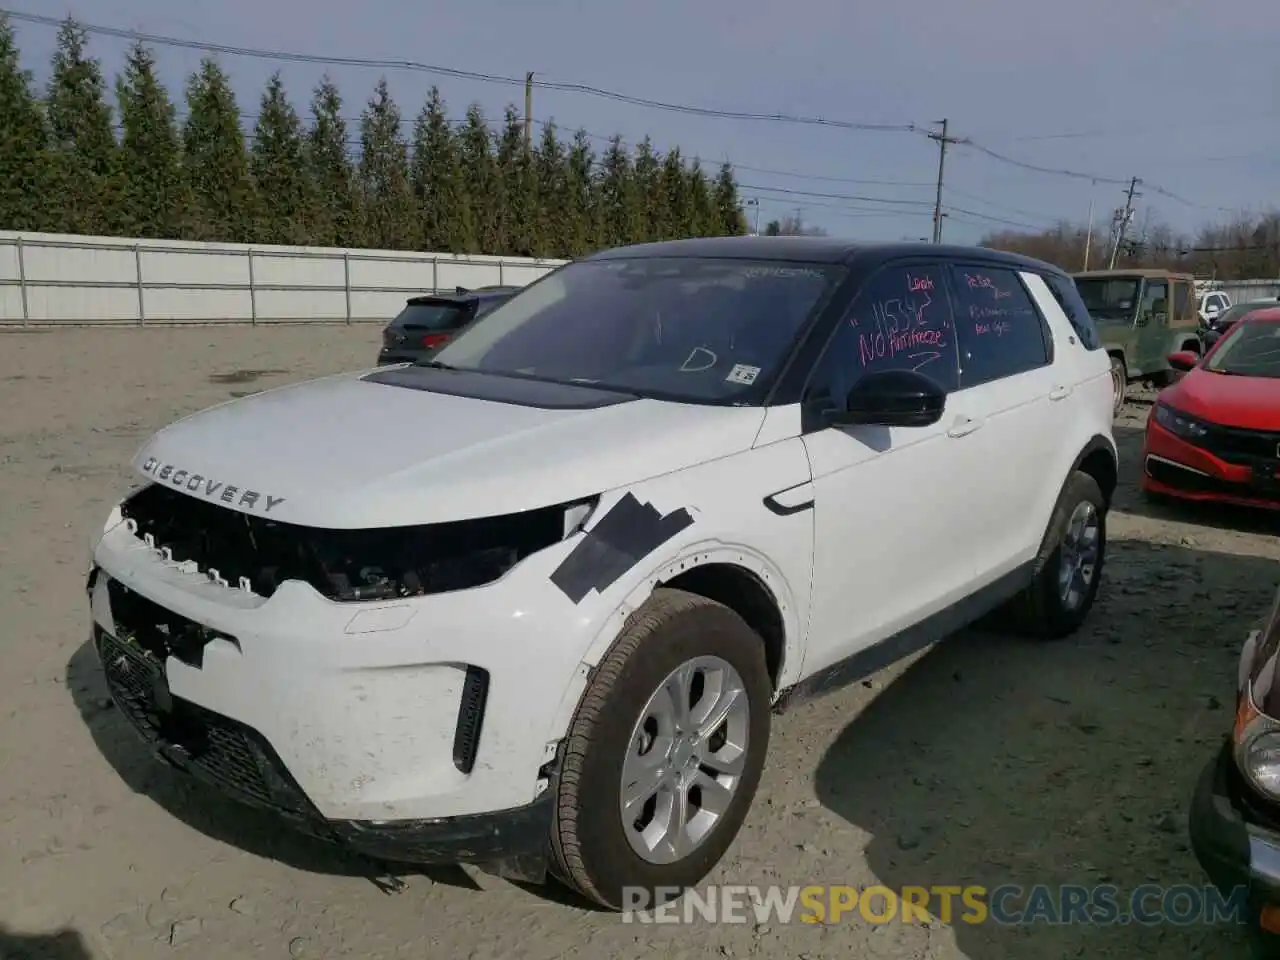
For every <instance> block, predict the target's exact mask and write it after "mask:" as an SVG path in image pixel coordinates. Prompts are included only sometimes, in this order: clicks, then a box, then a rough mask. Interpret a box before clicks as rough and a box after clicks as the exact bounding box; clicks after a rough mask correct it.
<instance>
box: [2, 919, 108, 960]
mask: <svg viewBox="0 0 1280 960" xmlns="http://www.w3.org/2000/svg"><path fill="white" fill-rule="evenodd" d="M0 958H3V960H93V954H92V953H90V952H89V948H88V946H86V945H85V942H84V937H82V936H80V934H78V933H77V932H76V931H74V930H60V931H58V932H57V933H36V934H31V933H14V932H13V931H11V930H10V929H9V928H8V927H5V926H3V925H0Z"/></svg>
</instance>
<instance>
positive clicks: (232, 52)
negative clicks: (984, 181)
mask: <svg viewBox="0 0 1280 960" xmlns="http://www.w3.org/2000/svg"><path fill="white" fill-rule="evenodd" d="M0 13H2V14H5V15H7V16H8V17H10V18H11V19H13V20H17V21H21V22H24V23H33V24H39V25H42V26H48V27H60V26H61V25H62V24H63V23H64V22H65V21H64V20H60V19H58V18H57V17H48V16H43V15H41V14H36V13H24V12H22V11H17V10H0ZM76 25H77V26H78V27H80V29H82V30H84V31H85V32H86V33H89V34H97V35H100V36H106V37H115V38H117V39H121V40H132V41H135V42H137V43H149V44H153V45H155V46H163V47H178V48H182V49H186V50H202V51H204V52H206V53H221V54H226V55H227V56H234V57H247V58H251V59H257V60H274V61H278V62H285V63H315V64H320V65H323V66H343V67H372V68H375V69H380V70H408V71H412V72H417V73H427V74H434V75H437V76H442V77H452V78H455V79H460V80H475V81H479V82H483V83H496V84H504V85H507V86H519V87H524V86H525V85H526V83H527V82H528V78H526V77H507V76H503V75H501V74H493V73H481V72H479V71H475V70H461V69H458V68H456V67H444V66H440V65H438V64H430V63H422V62H419V61H417V60H382V59H375V58H369V57H338V56H332V55H321V54H313V53H299V52H296V51H288V50H265V49H259V48H256V47H241V46H235V45H232V44H224V43H214V42H212V41H208V40H184V39H182V38H180V37H167V36H163V35H161V34H154V33H144V32H142V31H140V30H125V29H122V28H119V27H106V26H102V25H100V24H89V23H82V22H80V21H76ZM532 84H533V86H535V87H537V88H539V89H543V90H557V91H560V92H563V93H579V94H583V95H586V96H592V97H599V98H602V99H606V100H612V101H615V102H618V103H628V104H632V105H634V106H639V107H647V108H649V109H652V110H664V111H667V112H671V113H682V114H689V115H692V116H699V117H713V118H717V119H724V120H758V121H764V122H770V123H788V124H802V125H810V126H823V127H835V128H838V129H842V130H857V131H863V132H875V133H910V132H912V131H914V130H916V125H915V124H912V123H860V122H855V121H851V120H835V119H830V118H827V117H814V116H800V115H795V114H785V113H761V112H755V111H749V110H724V109H716V108H711V107H702V106H695V105H693V104H685V103H669V102H667V101H663V100H653V99H650V98H648V97H637V96H632V95H631V94H626V93H620V92H618V91H616V90H608V89H605V88H603V87H596V86H592V85H590V84H585V83H570V82H566V81H555V80H539V79H536V78H535V79H533V81H532Z"/></svg>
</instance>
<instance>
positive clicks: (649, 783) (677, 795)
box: [551, 588, 772, 910]
mask: <svg viewBox="0 0 1280 960" xmlns="http://www.w3.org/2000/svg"><path fill="white" fill-rule="evenodd" d="M771 694H772V683H771V681H770V678H769V671H768V666H767V664H766V662H765V652H764V642H763V640H762V639H761V637H760V636H759V635H758V634H757V633H756V632H755V631H754V630H752V629H751V628H750V627H749V626H747V624H746V622H745V621H743V619H742V618H741V617H739V616H738V615H737V614H736V613H734V612H733V611H732V610H730V609H729V608H728V607H726V606H724V605H722V604H719V603H715V602H714V601H711V600H707V599H706V598H704V597H700V596H696V595H694V594H690V593H686V592H685V591H683V590H674V589H669V588H660V589H658V590H656V591H654V594H653V596H652V597H651V598H650V599H649V600H648V602H646V603H645V604H644V605H643V606H642V607H641V608H640V609H639V610H637V611H636V613H635V614H634V615H633V616H632V617H631V618H630V620H629V621H628V622H627V625H626V627H625V628H624V629H623V632H622V634H621V635H620V636H619V637H618V639H617V640H616V641H615V643H614V645H613V647H612V648H611V649H610V651H609V652H608V653H607V654H606V655H605V657H604V659H603V660H602V661H601V663H600V665H599V667H598V668H597V669H596V671H595V675H594V676H593V677H592V679H591V682H590V683H589V684H588V687H587V691H586V693H585V694H584V696H583V699H582V702H581V704H580V705H579V707H578V711H577V714H576V715H575V716H574V719H573V722H572V724H571V725H570V728H569V735H568V736H567V737H566V739H565V742H564V744H563V746H562V747H561V751H562V752H561V764H560V774H559V778H558V783H557V785H556V788H555V789H556V790H557V797H556V809H555V816H554V821H553V824H552V830H551V850H552V854H553V872H554V873H555V874H556V875H557V876H558V877H559V878H560V879H561V880H563V881H564V882H566V883H568V884H569V885H571V886H572V887H574V888H575V889H577V890H578V891H579V892H581V893H582V894H583V895H585V896H587V897H589V898H590V899H592V900H594V901H596V902H597V903H599V904H601V905H602V906H605V907H607V908H609V909H612V910H623V909H652V908H653V907H654V906H656V905H658V904H657V901H656V897H657V896H658V895H659V892H660V891H659V888H668V889H671V890H680V891H684V890H686V889H688V888H689V887H691V886H693V885H694V884H696V883H697V882H698V881H700V880H701V879H702V878H703V877H705V876H706V875H707V873H709V872H710V871H711V869H712V868H713V867H714V866H715V865H716V864H717V863H718V862H719V861H720V858H721V857H722V856H724V853H725V851H726V850H728V848H729V845H730V844H731V843H732V842H733V840H734V838H735V837H736V836H737V833H738V830H739V829H740V828H741V826H742V822H743V820H745V819H746V815H747V811H748V809H749V808H750V806H751V801H752V799H753V798H754V796H755V792H756V787H757V786H758V785H759V782H760V774H761V771H762V770H763V767H764V759H765V754H766V753H767V752H768V747H769V712H770V700H771Z"/></svg>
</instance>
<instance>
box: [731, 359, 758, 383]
mask: <svg viewBox="0 0 1280 960" xmlns="http://www.w3.org/2000/svg"><path fill="white" fill-rule="evenodd" d="M758 376H760V368H759V367H752V366H749V365H748V364H745V363H735V364H734V365H733V369H732V370H730V371H729V375H728V376H727V377H725V380H726V381H727V382H729V383H742V384H750V383H755V382H756V377H758Z"/></svg>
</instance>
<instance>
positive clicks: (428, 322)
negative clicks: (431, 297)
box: [391, 303, 468, 330]
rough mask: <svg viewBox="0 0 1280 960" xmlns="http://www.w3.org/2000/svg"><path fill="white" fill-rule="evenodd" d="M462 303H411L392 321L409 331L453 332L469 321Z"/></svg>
mask: <svg viewBox="0 0 1280 960" xmlns="http://www.w3.org/2000/svg"><path fill="white" fill-rule="evenodd" d="M467 309H468V308H467V305H466V304H461V303H410V304H408V305H407V306H405V308H404V309H403V310H401V311H400V313H399V315H397V316H396V318H395V319H394V320H393V321H391V322H392V323H393V324H395V325H397V326H401V327H405V328H406V329H409V330H453V329H454V328H455V327H458V326H461V325H462V324H463V323H464V322H465V321H466V319H467Z"/></svg>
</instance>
